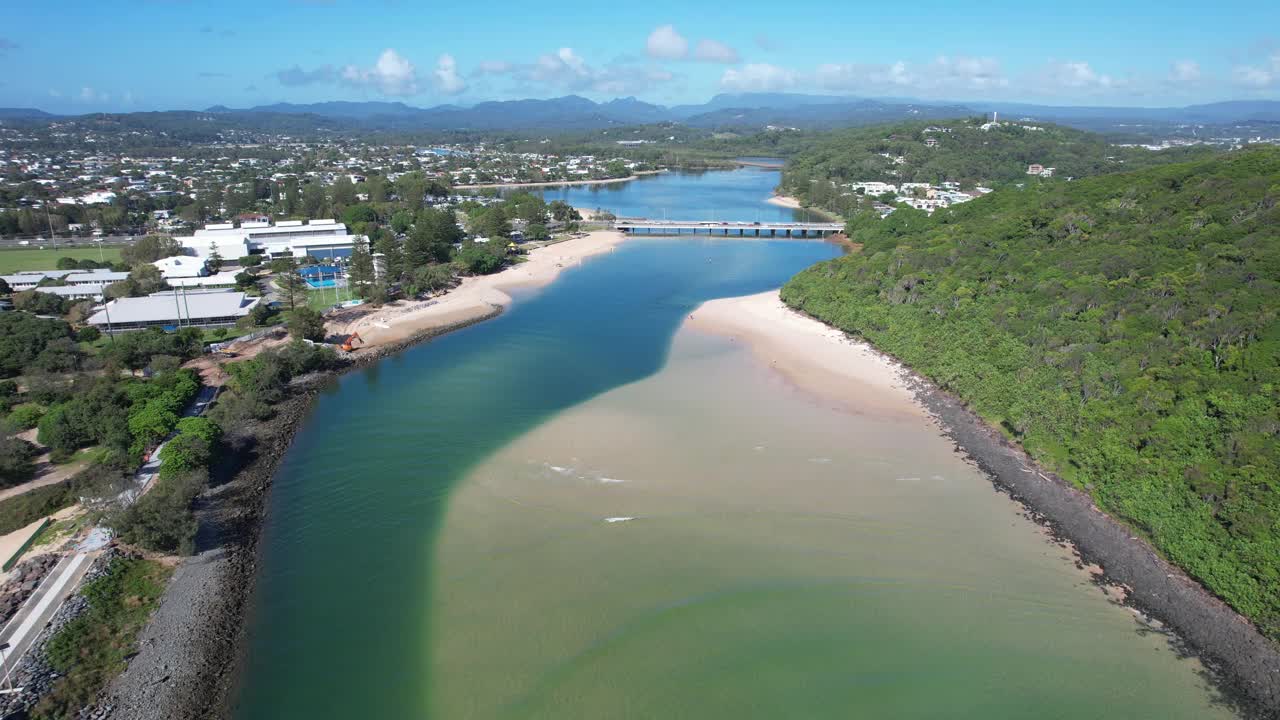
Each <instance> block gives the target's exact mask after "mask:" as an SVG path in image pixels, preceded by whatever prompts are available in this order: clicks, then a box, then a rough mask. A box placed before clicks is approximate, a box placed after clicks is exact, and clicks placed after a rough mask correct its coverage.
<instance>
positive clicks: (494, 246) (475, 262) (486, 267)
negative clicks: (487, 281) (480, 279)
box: [457, 240, 506, 275]
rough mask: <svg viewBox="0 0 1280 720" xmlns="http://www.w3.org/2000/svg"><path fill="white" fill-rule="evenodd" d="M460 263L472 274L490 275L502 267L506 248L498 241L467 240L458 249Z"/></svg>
mask: <svg viewBox="0 0 1280 720" xmlns="http://www.w3.org/2000/svg"><path fill="white" fill-rule="evenodd" d="M457 261H458V264H459V265H461V266H462V268H463V269H464V270H466V271H467V272H469V273H471V274H472V275H488V274H489V273H494V272H497V271H498V270H500V269H502V265H503V263H504V262H505V261H506V248H505V247H503V246H502V244H501V243H499V242H498V241H496V240H495V241H491V242H487V243H477V242H465V243H463V244H462V249H461V250H459V251H458V258H457Z"/></svg>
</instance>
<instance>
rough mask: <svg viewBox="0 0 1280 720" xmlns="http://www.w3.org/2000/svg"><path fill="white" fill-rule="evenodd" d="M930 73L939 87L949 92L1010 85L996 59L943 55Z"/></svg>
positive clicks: (931, 67)
mask: <svg viewBox="0 0 1280 720" xmlns="http://www.w3.org/2000/svg"><path fill="white" fill-rule="evenodd" d="M929 71H930V75H931V76H932V77H933V78H935V79H936V81H937V84H938V86H939V87H940V88H943V89H948V90H949V89H952V88H964V89H967V90H987V89H990V88H1001V87H1007V86H1008V85H1009V80H1008V78H1006V77H1005V76H1004V74H1003V73H1002V72H1001V70H1000V63H999V62H997V61H996V60H995V59H994V58H978V57H966V56H964V55H957V56H955V57H947V56H946V55H943V56H940V57H938V58H937V59H936V60H934V61H933V64H932V65H931V66H929Z"/></svg>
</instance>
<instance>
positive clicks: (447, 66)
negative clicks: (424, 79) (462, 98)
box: [435, 53, 467, 95]
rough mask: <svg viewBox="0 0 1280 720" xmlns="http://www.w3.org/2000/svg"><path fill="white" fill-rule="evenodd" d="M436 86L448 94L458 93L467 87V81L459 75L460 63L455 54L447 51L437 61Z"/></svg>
mask: <svg viewBox="0 0 1280 720" xmlns="http://www.w3.org/2000/svg"><path fill="white" fill-rule="evenodd" d="M435 81H436V87H437V88H438V89H439V90H440V92H442V93H445V94H446V95H457V94H458V93H460V92H462V91H463V90H466V89H467V81H466V80H463V79H462V76H460V75H458V63H457V61H456V60H454V59H453V56H452V55H450V54H448V53H445V54H444V55H441V56H440V59H439V60H437V61H436V70H435Z"/></svg>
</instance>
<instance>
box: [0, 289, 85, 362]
mask: <svg viewBox="0 0 1280 720" xmlns="http://www.w3.org/2000/svg"><path fill="white" fill-rule="evenodd" d="M19 295H21V293H19ZM68 337H71V326H69V325H67V323H65V322H63V321H62V320H53V319H47V318H39V317H36V316H34V315H29V314H27V313H24V312H8V313H0V377H13V376H15V375H19V374H21V373H22V372H23V370H24V369H25V368H26V367H27V366H28V365H31V363H32V361H34V360H35V359H36V357H37V356H38V355H39V354H40V352H41V351H43V350H44V349H45V347H46V346H47V345H48V344H49V343H51V342H53V341H54V340H57V339H60V338H68Z"/></svg>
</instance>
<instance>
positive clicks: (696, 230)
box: [613, 219, 844, 237]
mask: <svg viewBox="0 0 1280 720" xmlns="http://www.w3.org/2000/svg"><path fill="white" fill-rule="evenodd" d="M613 226H614V228H615V229H617V230H620V231H622V232H624V233H629V234H632V235H725V236H731V237H826V236H828V235H834V234H835V233H840V232H844V223H838V222H715V221H711V220H646V219H627V220H621V219H620V220H618V221H617V222H615V223H614V224H613Z"/></svg>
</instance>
